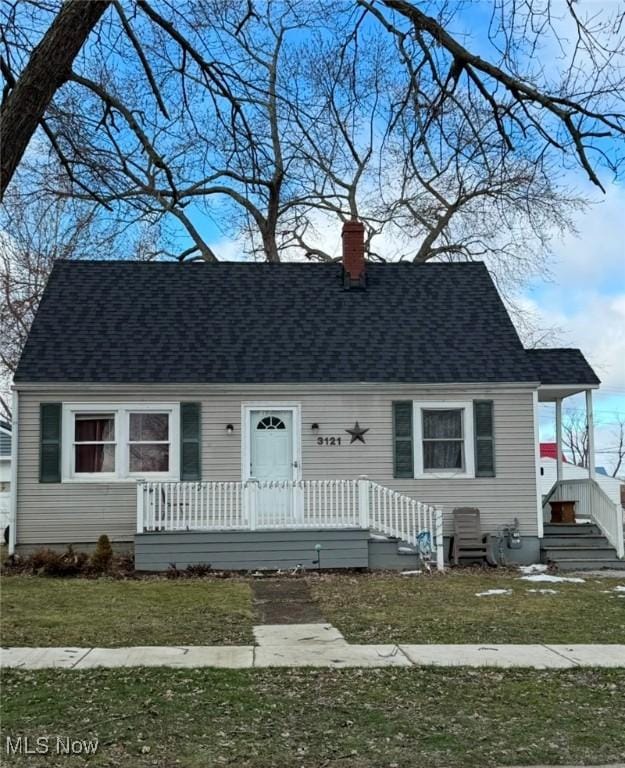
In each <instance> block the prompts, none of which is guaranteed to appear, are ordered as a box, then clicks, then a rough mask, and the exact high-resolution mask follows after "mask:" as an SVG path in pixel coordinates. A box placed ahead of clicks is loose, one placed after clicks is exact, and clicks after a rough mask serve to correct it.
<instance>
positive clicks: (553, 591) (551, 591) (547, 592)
mask: <svg viewBox="0 0 625 768" xmlns="http://www.w3.org/2000/svg"><path fill="white" fill-rule="evenodd" d="M527 591H528V592H537V593H540V594H541V595H557V594H558V590H557V589H528V590H527Z"/></svg>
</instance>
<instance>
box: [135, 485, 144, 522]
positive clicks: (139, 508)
mask: <svg viewBox="0 0 625 768" xmlns="http://www.w3.org/2000/svg"><path fill="white" fill-rule="evenodd" d="M144 487H145V486H144V484H143V483H142V482H141V481H140V480H139V481H138V482H137V533H143V527H144V520H143V502H144V493H143V489H144Z"/></svg>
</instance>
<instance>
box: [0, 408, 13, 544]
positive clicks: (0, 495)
mask: <svg viewBox="0 0 625 768" xmlns="http://www.w3.org/2000/svg"><path fill="white" fill-rule="evenodd" d="M10 489H11V425H10V424H9V423H8V422H6V421H0V535H1V534H3V533H4V529H5V528H6V527H7V525H8V524H9V506H10V505H9V501H10Z"/></svg>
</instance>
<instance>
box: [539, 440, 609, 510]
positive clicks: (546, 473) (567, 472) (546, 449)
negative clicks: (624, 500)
mask: <svg viewBox="0 0 625 768" xmlns="http://www.w3.org/2000/svg"><path fill="white" fill-rule="evenodd" d="M556 456H557V453H556V448H555V443H541V444H540V490H541V493H542V494H543V496H545V495H546V494H547V493H549V491H550V490H551V488H552V486H553V484H554V483H555V482H556V480H557V462H556ZM562 462H563V464H562V476H563V478H564V479H565V480H573V479H575V478H577V479H580V478H586V477H588V470H587V469H586V468H585V467H578V466H577V465H575V464H571V463H570V462H569V461H568V460H567V458H566V456H564V455H563V457H562ZM595 480H596V481H597V483H598V484H599V485H600V486H601V488H603V490H604V492H605V494H606V495H607V496H609V497H610V499H611V500H612V501H613V503H614V504H618V505H619V506H620V504H621V483H622V481H621V480H619V479H618V478H616V477H610V476H609V475H607V474H606V472H605V470H604V471H603V472H602V471H601V467H596V468H595Z"/></svg>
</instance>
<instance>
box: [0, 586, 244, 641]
mask: <svg viewBox="0 0 625 768" xmlns="http://www.w3.org/2000/svg"><path fill="white" fill-rule="evenodd" d="M0 598H1V603H0V605H1V616H2V625H1V632H0V638H1V640H2V644H3V645H5V646H20V645H22V646H57V645H74V646H93V645H97V646H124V645H220V644H229V645H237V644H246V643H250V642H252V625H253V623H254V622H253V620H252V616H253V614H252V606H251V592H250V588H249V585H248V584H247V583H245V582H244V581H235V580H232V581H230V580H228V581H211V580H206V579H205V580H201V579H197V580H196V579H194V580H181V581H168V580H165V579H158V580H144V581H113V580H110V579H99V580H86V579H51V578H43V577H36V576H4V577H3V578H2V580H1V585H0Z"/></svg>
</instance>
